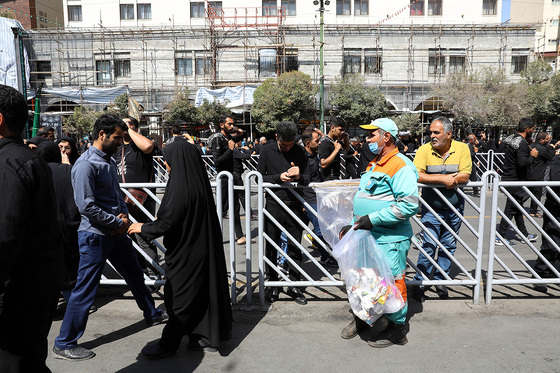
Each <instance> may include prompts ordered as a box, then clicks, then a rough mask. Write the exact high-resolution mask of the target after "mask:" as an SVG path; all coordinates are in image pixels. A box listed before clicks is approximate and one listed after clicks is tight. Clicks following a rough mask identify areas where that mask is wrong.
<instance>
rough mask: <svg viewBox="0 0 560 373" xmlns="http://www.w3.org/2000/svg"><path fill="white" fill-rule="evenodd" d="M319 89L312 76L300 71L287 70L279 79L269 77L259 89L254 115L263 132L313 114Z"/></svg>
mask: <svg viewBox="0 0 560 373" xmlns="http://www.w3.org/2000/svg"><path fill="white" fill-rule="evenodd" d="M316 92H317V88H316V87H315V86H313V84H312V83H311V77H310V76H309V75H307V74H304V73H302V72H300V71H291V72H286V73H283V74H282V75H280V76H279V77H278V79H277V80H274V79H267V80H266V81H265V82H264V83H263V84H262V85H261V86H260V87H258V88H257V89H256V90H255V94H254V102H253V106H252V108H251V115H252V116H253V118H254V119H255V121H256V122H257V123H258V124H257V130H258V131H259V132H260V133H261V134H266V133H270V132H272V131H274V130H275V128H276V124H278V122H281V121H285V120H291V121H294V122H295V123H298V122H299V120H300V118H302V117H305V116H307V115H310V114H311V113H312V112H313V108H314V96H315V93H316Z"/></svg>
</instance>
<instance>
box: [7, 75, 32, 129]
mask: <svg viewBox="0 0 560 373" xmlns="http://www.w3.org/2000/svg"><path fill="white" fill-rule="evenodd" d="M0 113H2V116H3V117H4V121H5V122H6V127H7V128H8V130H9V131H10V133H11V134H12V135H19V134H21V133H22V132H23V129H24V128H25V124H26V123H27V117H28V115H27V102H25V97H23V95H22V94H21V93H19V92H18V91H17V90H16V89H15V88H12V87H9V86H7V85H3V84H0Z"/></svg>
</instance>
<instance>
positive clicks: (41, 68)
mask: <svg viewBox="0 0 560 373" xmlns="http://www.w3.org/2000/svg"><path fill="white" fill-rule="evenodd" d="M36 63H37V72H45V74H37V80H45V79H50V78H51V61H37V62H36Z"/></svg>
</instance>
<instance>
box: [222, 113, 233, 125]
mask: <svg viewBox="0 0 560 373" xmlns="http://www.w3.org/2000/svg"><path fill="white" fill-rule="evenodd" d="M228 118H231V119H233V117H232V115H231V114H224V115H222V116H221V117H220V124H222V123H225V122H226V119H228Z"/></svg>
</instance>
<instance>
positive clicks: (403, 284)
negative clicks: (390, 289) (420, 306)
mask: <svg viewBox="0 0 560 373" xmlns="http://www.w3.org/2000/svg"><path fill="white" fill-rule="evenodd" d="M395 285H397V288H399V290H400V292H401V295H402V299H403V300H404V301H405V302H406V299H407V294H406V282H404V278H401V279H399V280H395Z"/></svg>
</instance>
